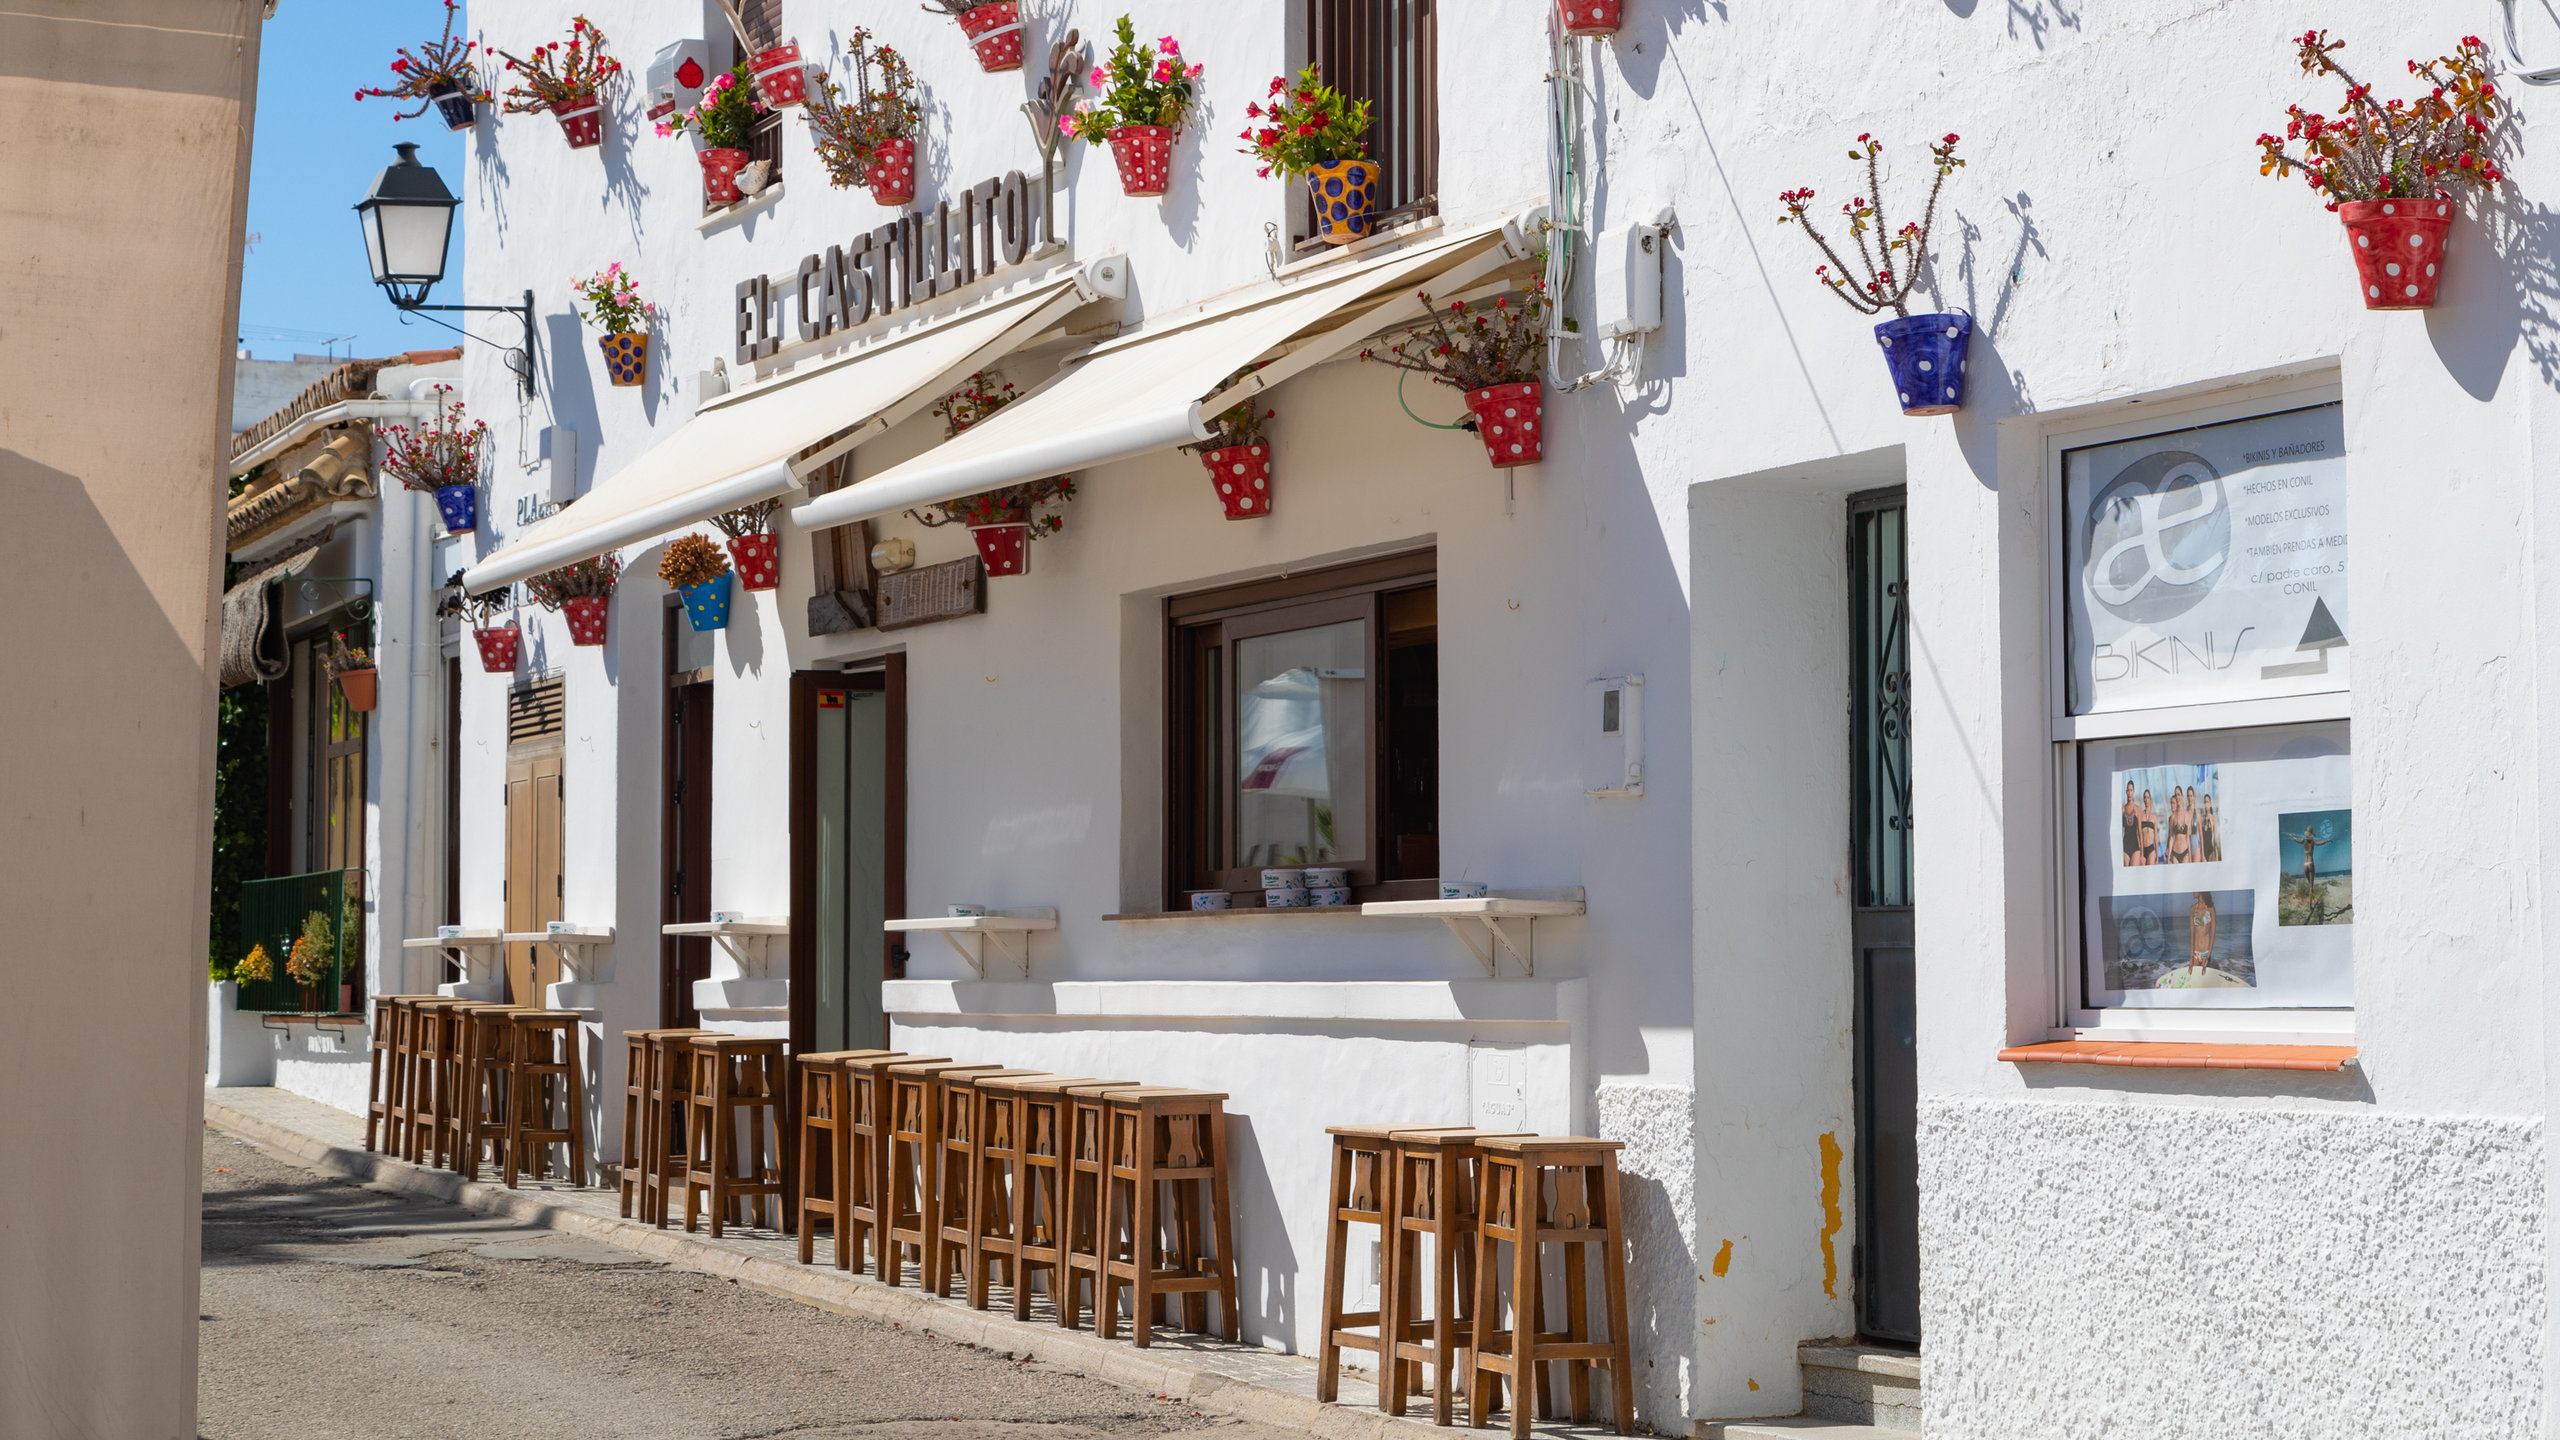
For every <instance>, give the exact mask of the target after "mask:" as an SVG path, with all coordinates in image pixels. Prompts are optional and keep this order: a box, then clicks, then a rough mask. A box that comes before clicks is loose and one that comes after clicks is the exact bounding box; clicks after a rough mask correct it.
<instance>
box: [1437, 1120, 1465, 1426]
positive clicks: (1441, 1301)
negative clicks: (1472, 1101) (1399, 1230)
mask: <svg viewBox="0 0 2560 1440" xmlns="http://www.w3.org/2000/svg"><path fill="white" fill-rule="evenodd" d="M1456 1168H1457V1162H1456V1160H1455V1158H1454V1157H1452V1156H1450V1155H1449V1154H1447V1153H1446V1152H1442V1153H1440V1154H1437V1155H1434V1156H1433V1157H1432V1160H1431V1171H1432V1174H1431V1193H1432V1197H1433V1212H1432V1217H1431V1423H1432V1424H1434V1425H1446V1424H1448V1423H1450V1421H1451V1420H1452V1419H1453V1418H1455V1417H1454V1416H1453V1414H1452V1413H1451V1409H1450V1405H1451V1402H1452V1400H1453V1399H1454V1398H1455V1397H1454V1396H1453V1395H1452V1393H1451V1389H1452V1383H1453V1381H1454V1379H1455V1376H1456V1372H1457V1346H1458V1338H1459V1337H1458V1330H1457V1312H1458V1267H1457V1265H1456V1264H1455V1263H1454V1262H1455V1259H1456V1254H1455V1252H1456V1249H1457V1244H1458V1200H1457V1195H1456V1194H1455V1193H1454V1192H1453V1191H1452V1190H1451V1189H1450V1182H1451V1181H1452V1180H1454V1179H1455V1178H1456V1177H1455V1176H1454V1175H1452V1174H1451V1172H1452V1171H1453V1170H1455V1169H1456Z"/></svg>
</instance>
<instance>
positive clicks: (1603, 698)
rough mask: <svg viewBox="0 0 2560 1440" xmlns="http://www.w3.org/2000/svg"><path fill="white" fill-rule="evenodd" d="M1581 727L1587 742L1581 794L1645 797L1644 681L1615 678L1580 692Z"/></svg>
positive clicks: (1596, 681)
mask: <svg viewBox="0 0 2560 1440" xmlns="http://www.w3.org/2000/svg"><path fill="white" fill-rule="evenodd" d="M1583 723H1584V725H1586V726H1588V727H1589V728H1588V730H1587V731H1586V732H1585V733H1586V734H1587V735H1589V737H1590V739H1589V740H1588V741H1587V742H1586V743H1585V746H1584V753H1585V754H1586V755H1588V756H1589V757H1590V758H1589V761H1588V762H1587V764H1586V765H1585V767H1584V770H1583V775H1584V780H1583V790H1582V793H1583V794H1585V795H1590V796H1594V797H1600V796H1630V797H1632V796H1639V795H1642V794H1644V677H1643V676H1641V675H1617V676H1611V677H1608V678H1605V679H1600V680H1594V681H1592V682H1591V683H1590V684H1589V685H1588V686H1586V687H1584V697H1583Z"/></svg>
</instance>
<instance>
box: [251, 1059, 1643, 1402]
mask: <svg viewBox="0 0 2560 1440" xmlns="http://www.w3.org/2000/svg"><path fill="white" fill-rule="evenodd" d="M204 1118H205V1123H206V1124H208V1125H212V1126H214V1127H215V1128H217V1129H220V1130H226V1131H229V1132H230V1133H232V1134H234V1135H238V1136H240V1137H242V1138H243V1139H247V1140H252V1141H255V1142H256V1143H258V1144H260V1145H263V1146H266V1147H267V1148H269V1149H271V1150H274V1151H277V1152H279V1153H281V1154H285V1155H290V1156H292V1157H294V1158H296V1159H299V1160H301V1161H303V1162H305V1163H307V1164H310V1165H313V1166H316V1167H318V1168H319V1169H322V1170H326V1171H329V1172H331V1173H334V1174H339V1175H345V1176H348V1177H350V1178H352V1179H355V1180H358V1181H361V1182H363V1183H365V1184H368V1185H373V1186H377V1187H379V1188H382V1189H385V1190H391V1191H397V1192H406V1193H411V1194H419V1195H428V1196H433V1197H435V1198H437V1199H441V1200H446V1201H450V1202H453V1203H456V1204H460V1205H466V1206H469V1207H470V1208H472V1209H474V1210H479V1211H482V1212H484V1213H487V1214H492V1215H501V1216H505V1217H507V1218H509V1219H513V1220H517V1221H521V1222H524V1223H527V1224H535V1225H541V1226H545V1227H547V1228H550V1229H553V1230H558V1231H560V1232H562V1233H564V1234H570V1235H578V1236H583V1237H586V1238H588V1239H592V1240H597V1241H601V1242H603V1243H605V1244H609V1245H614V1246H618V1247H620V1248H622V1249H626V1250H630V1251H633V1252H635V1253H637V1254H641V1255H645V1256H647V1257H649V1258H650V1259H653V1260H659V1261H663V1262H665V1263H667V1264H670V1265H675V1266H680V1267H683V1268H685V1269H689V1270H697V1271H701V1272H703V1273H705V1274H710V1275H717V1276H720V1277H722V1278H724V1279H730V1280H735V1281H737V1282H738V1283H740V1284H742V1285H753V1286H756V1287H757V1288H759V1289H763V1290H767V1291H770V1292H772V1293H775V1294H778V1295H787V1296H790V1297H792V1298H794V1299H798V1300H803V1301H807V1302H809V1303H811V1304H814V1305H818V1306H821V1307H824V1308H826V1309H831V1310H837V1311H841V1312H844V1313H847V1314H853V1315H861V1316H866V1317H869V1318H872V1319H876V1320H882V1321H886V1322H889V1323H891V1324H896V1325H903V1326H906V1327H909V1328H911V1329H914V1330H918V1331H922V1332H924V1333H926V1334H929V1335H932V1336H935V1337H937V1338H940V1339H945V1340H951V1341H956V1342H958V1343H960V1344H964V1345H975V1346H980V1347H983V1348H985V1349H988V1350H993V1351H998V1352H1002V1353H1005V1354H1009V1355H1015V1356H1023V1357H1028V1358H1030V1359H1034V1360H1038V1361H1042V1362H1044V1363H1047V1364H1052V1365H1059V1366H1064V1367H1068V1368H1072V1369H1075V1370H1078V1371H1081V1372H1083V1373H1085V1374H1088V1375H1091V1376H1093V1377H1095V1378H1097V1379H1101V1380H1107V1381H1109V1382H1111V1383H1113V1384H1115V1385H1122V1386H1126V1387H1128V1388H1130V1389H1133V1390H1138V1391H1142V1392H1144V1393H1147V1394H1150V1395H1162V1396H1166V1397H1169V1398H1174V1399H1181V1400H1186V1401H1188V1402H1190V1403H1191V1404H1193V1405H1195V1406H1198V1407H1199V1408H1200V1409H1202V1410H1204V1411H1212V1412H1215V1413H1219V1414H1225V1415H1233V1416H1236V1417H1238V1418H1240V1419H1244V1420H1249V1421H1252V1422H1254V1423H1257V1424H1263V1425H1280V1426H1287V1427H1289V1428H1291V1429H1294V1430H1300V1431H1304V1432H1306V1433H1308V1434H1311V1435H1318V1436H1323V1437H1326V1440H1386V1437H1400V1440H1423V1437H1425V1436H1430V1435H1435V1434H1436V1435H1442V1436H1456V1435H1461V1434H1474V1435H1495V1434H1507V1433H1508V1431H1507V1429H1504V1430H1482V1431H1468V1430H1466V1429H1464V1427H1463V1426H1460V1427H1458V1428H1456V1429H1452V1430H1445V1431H1444V1430H1439V1429H1437V1427H1434V1426H1433V1425H1432V1424H1431V1423H1430V1415H1431V1411H1430V1406H1429V1403H1428V1401H1427V1400H1425V1401H1422V1403H1421V1405H1420V1408H1419V1410H1418V1411H1417V1412H1416V1413H1417V1414H1418V1415H1419V1416H1420V1418H1419V1419H1418V1420H1417V1419H1416V1418H1414V1417H1413V1416H1412V1415H1408V1416H1407V1417H1406V1418H1403V1419H1397V1418H1394V1417H1392V1416H1388V1415H1384V1414H1381V1413H1380V1412H1379V1411H1378V1409H1377V1408H1376V1396H1377V1389H1376V1378H1375V1377H1374V1376H1373V1375H1372V1374H1370V1373H1369V1372H1367V1371H1363V1370H1355V1369H1352V1368H1351V1367H1350V1366H1349V1365H1348V1364H1346V1365H1345V1366H1344V1367H1343V1374H1342V1388H1341V1397H1342V1398H1341V1403H1339V1404H1334V1405H1327V1404H1323V1403H1321V1402H1319V1401H1318V1400H1317V1399H1316V1398H1315V1394H1316V1366H1315V1362H1314V1361H1313V1360H1312V1359H1309V1358H1306V1357H1303V1356H1297V1355H1284V1354H1281V1353H1279V1352H1277V1351H1272V1350H1263V1349H1259V1348H1256V1347H1253V1346H1247V1345H1234V1344H1228V1343H1226V1342H1224V1341H1220V1340H1214V1339H1208V1338H1205V1337H1201V1336H1195V1335H1190V1334H1185V1333H1180V1332H1164V1331H1159V1332H1158V1333H1157V1335H1156V1337H1155V1343H1154V1344H1153V1345H1152V1346H1150V1347H1149V1348H1148V1349H1145V1350H1140V1349H1138V1348H1137V1347H1135V1346H1134V1345H1132V1344H1130V1343H1129V1341H1128V1340H1127V1339H1126V1338H1125V1334H1124V1338H1122V1339H1118V1340H1104V1339H1102V1338H1100V1337H1098V1336H1096V1335H1095V1334H1094V1333H1093V1332H1092V1330H1091V1329H1090V1328H1087V1329H1081V1330H1067V1329H1062V1328H1060V1327H1059V1326H1058V1325H1057V1324H1056V1323H1055V1321H1054V1318H1050V1317H1052V1316H1053V1312H1051V1311H1050V1310H1049V1308H1048V1301H1047V1297H1046V1296H1040V1297H1037V1301H1036V1303H1035V1306H1034V1308H1033V1312H1032V1313H1033V1316H1034V1318H1033V1319H1032V1320H1031V1321H1028V1322H1024V1321H1018V1320H1015V1319H1014V1318H1013V1314H1012V1300H1011V1296H1010V1293H1009V1292H1004V1291H1003V1289H1002V1287H998V1291H999V1293H1000V1294H1002V1295H1003V1297H1004V1298H1003V1299H1002V1300H1000V1301H999V1302H998V1303H997V1304H996V1305H995V1306H994V1307H993V1308H991V1309H988V1310H984V1311H979V1310H972V1309H970V1308H969V1307H968V1306H967V1305H966V1304H964V1303H962V1302H960V1301H957V1300H942V1299H937V1298H935V1297H934V1296H932V1295H930V1294H928V1293H925V1292H923V1291H920V1290H918V1289H916V1288H914V1287H913V1286H902V1287H899V1288H895V1289H892V1288H891V1287H889V1286H886V1285H883V1284H881V1283H879V1282H878V1281H876V1280H871V1279H867V1278H857V1277H856V1276H854V1275H852V1274H850V1273H848V1272H845V1271H841V1270H838V1269H836V1268H834V1265H833V1264H832V1263H831V1260H832V1251H831V1249H830V1247H829V1245H828V1242H827V1239H826V1237H824V1236H821V1237H820V1239H819V1244H818V1250H817V1256H818V1263H817V1264H814V1265H802V1264H800V1263H799V1261H798V1255H799V1242H798V1241H797V1239H796V1238H793V1237H789V1236H785V1235H782V1234H780V1233H778V1232H776V1231H773V1230H767V1229H752V1230H740V1229H732V1230H731V1231H730V1232H729V1234H728V1235H727V1236H725V1237H723V1238H721V1239H718V1240H714V1239H712V1238H711V1237H710V1235H709V1234H708V1232H707V1231H706V1232H700V1233H696V1234H691V1235H688V1234H686V1233H685V1232H684V1231H683V1230H682V1229H681V1228H676V1227H671V1228H668V1229H665V1230H661V1229H658V1228H657V1227H656V1226H654V1225H644V1224H641V1223H640V1222H638V1221H636V1220H626V1219H624V1218H623V1217H622V1216H621V1215H620V1214H619V1213H618V1211H619V1209H620V1202H619V1199H618V1197H617V1192H616V1191H614V1190H610V1189H573V1188H570V1187H569V1186H566V1185H562V1184H556V1183H543V1182H527V1183H525V1184H524V1185H522V1186H521V1187H520V1188H518V1189H515V1190H509V1189H507V1188H506V1187H505V1186H503V1185H495V1184H489V1183H485V1182H483V1183H474V1182H470V1181H466V1180H464V1179H463V1178H462V1177H461V1176H459V1175H456V1174H454V1173H452V1172H450V1171H446V1170H436V1169H429V1168H426V1167H423V1166H417V1165H411V1164H408V1163H406V1162H404V1161H401V1160H398V1159H395V1158H393V1157H391V1156H388V1155H377V1154H374V1153H372V1152H370V1151H367V1150H366V1149H365V1148H364V1121H363V1120H362V1119H360V1118H358V1117H356V1116H354V1115H350V1114H348V1113H346V1112H345V1111H343V1110H338V1109H334V1108H332V1107H330V1106H326V1105H322V1104H320V1103H318V1102H317V1101H312V1100H305V1099H303V1098H302V1097H301V1096H299V1095H294V1094H291V1093H290V1092H287V1091H283V1090H276V1089H269V1088H263V1087H261V1088H236V1089H235V1088H208V1089H207V1090H206V1091H205V1099H204ZM1537 1431H1538V1433H1539V1434H1541V1435H1544V1436H1551V1437H1565V1436H1589V1435H1599V1434H1607V1433H1608V1432H1607V1431H1605V1430H1592V1429H1587V1428H1581V1427H1569V1426H1562V1425H1555V1424H1540V1425H1539V1426H1537Z"/></svg>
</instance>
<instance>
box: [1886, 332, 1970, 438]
mask: <svg viewBox="0 0 2560 1440" xmlns="http://www.w3.org/2000/svg"><path fill="white" fill-rule="evenodd" d="M1876 343H1877V344H1879V345H1881V346H1883V347H1884V368H1885V369H1887V370H1889V371H1891V372H1893V392H1894V394H1895V395H1896V396H1898V397H1900V399H1901V401H1902V413H1903V414H1905V415H1953V414H1954V413H1956V411H1958V410H1960V409H1962V408H1963V407H1964V360H1965V349H1966V347H1967V346H1969V345H1971V344H1972V343H1973V317H1972V316H1970V315H1966V314H1962V313H1958V314H1954V315H1907V316H1904V317H1903V318H1901V319H1899V320H1887V321H1886V322H1884V323H1883V324H1881V325H1878V326H1877V327H1876Z"/></svg>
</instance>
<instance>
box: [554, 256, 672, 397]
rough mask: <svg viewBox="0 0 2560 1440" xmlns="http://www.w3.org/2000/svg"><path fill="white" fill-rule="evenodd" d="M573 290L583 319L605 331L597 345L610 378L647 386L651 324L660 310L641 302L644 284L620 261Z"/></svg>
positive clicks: (571, 285)
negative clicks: (641, 290) (642, 285)
mask: <svg viewBox="0 0 2560 1440" xmlns="http://www.w3.org/2000/svg"><path fill="white" fill-rule="evenodd" d="M569 289H570V292H571V293H572V294H575V295H576V296H577V297H578V299H579V301H580V304H579V306H578V314H579V316H580V317H581V318H583V319H584V320H585V321H586V322H587V323H588V324H590V325H601V326H603V327H604V333H603V334H602V335H599V336H597V337H596V345H597V347H598V348H599V349H601V350H603V352H604V368H605V375H606V378H608V379H609V380H611V381H612V382H613V383H614V384H615V385H621V386H631V385H640V384H643V383H646V382H647V380H648V378H649V321H650V319H651V318H652V317H654V316H655V315H656V314H657V313H658V307H657V306H655V305H652V304H650V303H649V302H648V301H646V300H643V299H641V298H640V282H638V281H636V280H634V279H632V278H631V272H630V271H628V270H625V269H623V268H622V262H621V261H619V260H616V261H614V262H613V263H612V264H610V265H607V266H606V267H604V268H603V269H602V270H599V271H597V272H596V273H595V274H593V275H590V276H588V277H587V278H586V279H584V280H572V281H570V282H569Z"/></svg>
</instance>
